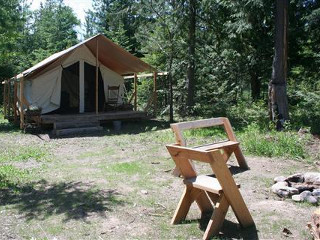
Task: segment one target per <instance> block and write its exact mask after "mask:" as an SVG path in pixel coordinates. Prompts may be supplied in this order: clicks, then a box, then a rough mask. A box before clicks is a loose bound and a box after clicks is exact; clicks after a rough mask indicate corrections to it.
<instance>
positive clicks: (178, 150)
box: [166, 145, 219, 178]
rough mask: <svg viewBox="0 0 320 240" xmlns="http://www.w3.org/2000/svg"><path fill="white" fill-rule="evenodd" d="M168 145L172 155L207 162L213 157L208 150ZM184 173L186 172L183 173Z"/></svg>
mask: <svg viewBox="0 0 320 240" xmlns="http://www.w3.org/2000/svg"><path fill="white" fill-rule="evenodd" d="M166 147H167V149H168V151H169V153H170V155H171V156H172V157H176V158H180V159H192V160H196V161H199V162H205V163H210V162H211V159H210V158H208V155H207V153H208V152H206V151H203V150H198V149H197V150H195V149H192V148H187V147H183V146H177V145H167V146H166ZM213 151H219V150H213ZM182 175H184V174H183V173H182ZM187 178H189V177H187Z"/></svg>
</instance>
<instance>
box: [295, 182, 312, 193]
mask: <svg viewBox="0 0 320 240" xmlns="http://www.w3.org/2000/svg"><path fill="white" fill-rule="evenodd" d="M291 187H294V188H296V189H298V191H299V192H300V193H301V192H303V191H310V192H311V191H313V189H314V185H310V184H304V183H293V184H292V185H291Z"/></svg>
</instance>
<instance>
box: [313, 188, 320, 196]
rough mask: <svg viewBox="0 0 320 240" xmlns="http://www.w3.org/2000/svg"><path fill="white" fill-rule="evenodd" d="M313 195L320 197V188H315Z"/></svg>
mask: <svg viewBox="0 0 320 240" xmlns="http://www.w3.org/2000/svg"><path fill="white" fill-rule="evenodd" d="M312 195H313V196H315V197H318V198H319V197H320V189H319V188H318V189H314V190H313V192H312Z"/></svg>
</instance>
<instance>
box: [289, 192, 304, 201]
mask: <svg viewBox="0 0 320 240" xmlns="http://www.w3.org/2000/svg"><path fill="white" fill-rule="evenodd" d="M291 198H292V200H293V201H295V202H302V199H301V196H300V194H296V195H292V197H291Z"/></svg>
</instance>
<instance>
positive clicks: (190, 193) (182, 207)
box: [171, 186, 200, 224]
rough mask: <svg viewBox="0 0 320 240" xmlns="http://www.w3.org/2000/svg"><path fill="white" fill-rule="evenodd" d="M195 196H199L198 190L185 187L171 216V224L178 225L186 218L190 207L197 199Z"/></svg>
mask: <svg viewBox="0 0 320 240" xmlns="http://www.w3.org/2000/svg"><path fill="white" fill-rule="evenodd" d="M197 194H200V191H199V190H197V189H193V188H190V187H188V186H185V188H184V191H183V194H182V196H181V198H180V201H179V203H178V206H177V208H176V210H175V212H174V214H173V217H172V220H171V224H178V223H180V222H181V221H182V220H184V219H185V218H186V216H187V214H188V212H189V209H190V206H191V204H192V202H193V201H194V199H195V197H197V196H196V195H197Z"/></svg>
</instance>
